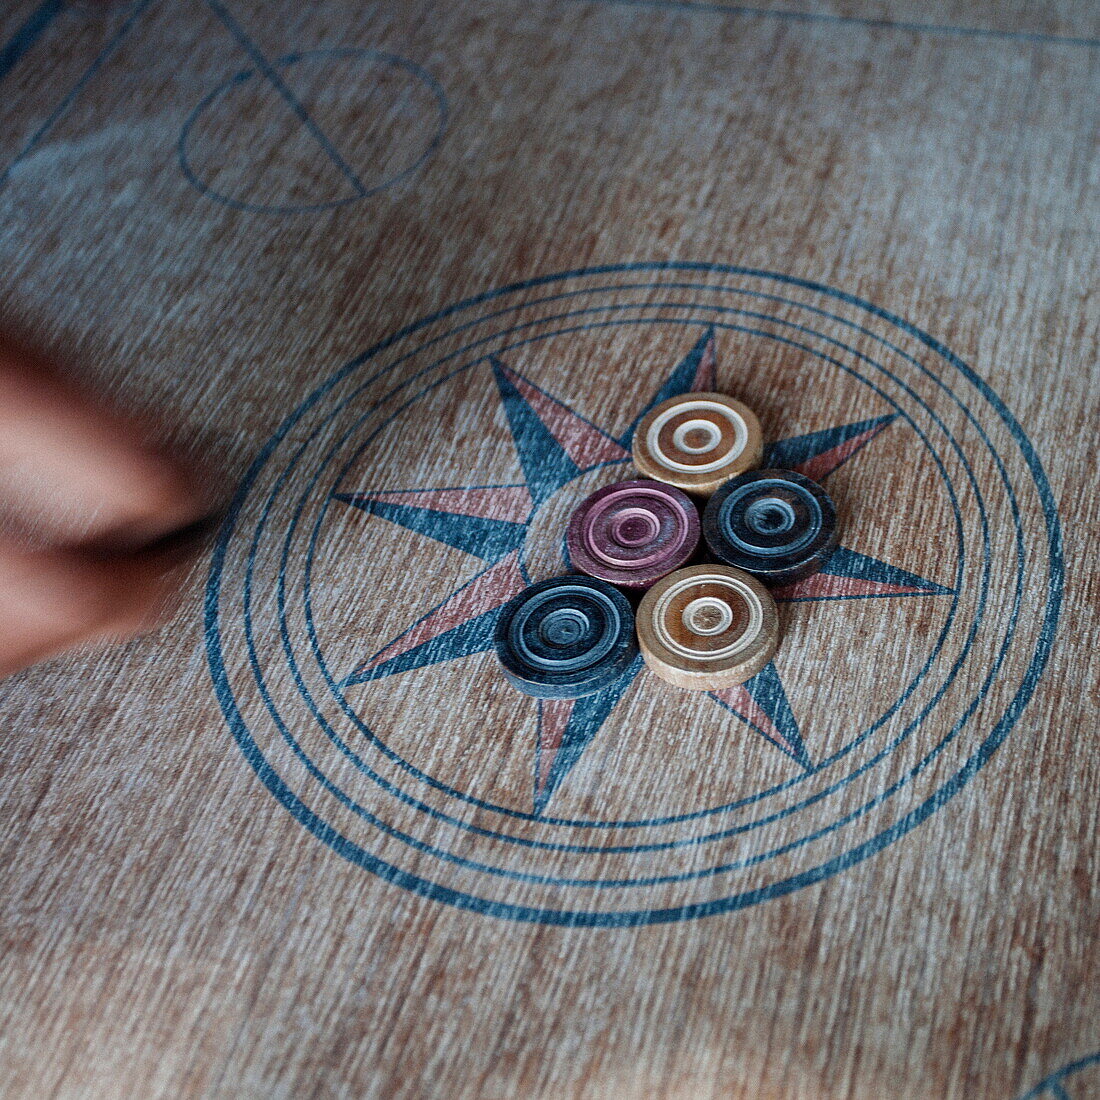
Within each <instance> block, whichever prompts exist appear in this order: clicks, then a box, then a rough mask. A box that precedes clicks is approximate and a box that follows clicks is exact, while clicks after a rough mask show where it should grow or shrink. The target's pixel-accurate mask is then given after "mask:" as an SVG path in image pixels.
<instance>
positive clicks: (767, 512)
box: [745, 497, 795, 535]
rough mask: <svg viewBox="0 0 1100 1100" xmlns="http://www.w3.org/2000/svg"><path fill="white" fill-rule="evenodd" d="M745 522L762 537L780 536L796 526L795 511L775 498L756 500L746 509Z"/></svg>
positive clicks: (784, 502) (785, 502) (783, 501)
mask: <svg viewBox="0 0 1100 1100" xmlns="http://www.w3.org/2000/svg"><path fill="white" fill-rule="evenodd" d="M745 522H746V523H747V524H748V525H749V527H751V528H752V530H754V531H757V532H759V533H760V534H761V535H779V534H782V533H783V532H784V531H789V530H790V529H791V528H792V527H793V526H794V524H795V514H794V509H793V508H792V507H791V506H790V504H788V503H787V501H785V500H778V499H777V498H775V497H767V498H765V499H763V500H754V501H753V502H752V504H750V505H749V506H748V508H746V509H745Z"/></svg>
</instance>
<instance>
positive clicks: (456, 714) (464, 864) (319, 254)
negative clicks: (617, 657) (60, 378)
mask: <svg viewBox="0 0 1100 1100" xmlns="http://www.w3.org/2000/svg"><path fill="white" fill-rule="evenodd" d="M1098 77H1100V11H1098V9H1097V6H1096V5H1095V4H1094V3H1085V2H1083V0H1082V2H1069V0H1067V2H1057V3H1052V4H1043V5H1036V4H1025V3H1022V2H1015V0H1013V2H1010V3H996V4H994V3H989V2H981V0H974V2H967V0H957V2H956V0H923V2H921V3H917V2H915V0H838V2H837V3H825V2H820V3H818V2H816V0H789V2H786V3H783V4H778V3H776V4H764V5H756V6H752V7H749V8H745V7H739V6H736V5H727V4H724V3H706V4H703V3H700V4H691V3H679V2H675V0H654V2H653V3H641V2H629V0H617V2H616V0H601V2H587V3H585V2H576V0H546V2H544V3H539V4H526V3H520V2H518V0H487V2H474V0H453V2H450V3H436V2H433V0H421V2H413V3H408V4H397V3H392V4H380V3H377V4H363V3H352V2H351V0H318V2H316V3H311V4H302V3H290V2H287V0H263V2H261V0H177V2H172V3H169V2H167V0H117V2H110V0H99V2H95V0H71V2H58V0H12V2H11V3H8V4H6V5H4V6H3V8H2V10H0V118H2V125H0V270H2V271H3V273H4V274H3V279H2V280H0V326H2V327H3V328H5V329H7V330H10V331H13V332H15V333H16V334H18V335H22V336H23V337H24V338H27V339H30V340H32V341H33V342H35V343H37V344H39V345H41V346H42V347H43V348H44V349H46V350H47V351H50V352H52V353H55V354H56V355H57V356H59V357H60V358H62V359H63V360H64V361H65V362H67V363H69V364H71V366H72V369H73V370H74V371H76V372H79V373H80V374H82V375H83V376H84V377H85V378H86V379H87V380H88V381H89V382H90V383H91V384H93V385H95V386H98V387H99V388H101V389H102V390H103V391H104V392H106V393H107V394H108V395H110V396H111V397H113V398H114V399H115V400H117V401H119V402H120V403H122V404H123V405H127V406H133V407H139V408H142V409H145V410H149V411H150V412H151V413H152V414H153V415H154V416H155V417H157V419H158V423H160V424H161V425H162V430H163V436H164V439H165V441H166V442H168V443H169V444H171V445H173V446H175V447H178V448H179V449H180V450H181V452H182V453H183V454H185V455H187V456H190V458H191V459H192V460H193V461H195V462H196V463H200V464H202V466H203V468H204V469H205V470H207V471H208V473H207V475H206V476H207V477H208V478H209V482H210V484H211V485H214V486H222V487H224V494H225V498H226V502H227V504H229V505H230V511H229V514H228V518H227V520H226V523H225V526H224V527H223V529H222V531H221V534H220V536H219V539H218V543H217V545H216V547H215V548H213V549H211V550H210V551H209V552H208V553H206V554H205V555H204V556H203V558H202V559H201V560H200V561H199V562H198V563H197V564H196V567H195V569H194V572H193V575H192V576H191V578H190V580H189V581H188V583H187V585H186V587H185V590H184V592H183V593H182V596H183V609H182V610H181V612H180V613H179V615H178V616H177V617H176V619H175V620H174V621H173V622H172V623H171V624H170V625H169V626H168V627H166V628H165V629H163V630H161V631H159V632H158V633H157V634H156V635H154V636H152V637H150V638H147V639H145V640H142V641H139V642H135V643H133V644H129V645H127V646H125V647H122V648H119V649H114V650H110V651H107V652H97V653H83V654H76V655H73V656H70V657H67V658H65V659H60V660H55V661H52V662H49V663H47V664H45V665H42V666H40V667H38V668H35V669H32V670H29V671H27V672H25V673H23V674H21V675H19V676H17V677H14V678H12V679H10V680H8V681H5V682H4V683H3V684H2V685H0V716H2V719H3V728H4V731H5V734H4V738H3V744H2V746H0V776H2V778H0V837H2V843H3V852H4V858H3V869H4V874H3V880H2V881H3V884H2V887H0V937H2V939H0V943H2V949H3V950H2V955H0V1094H2V1095H4V1096H5V1097H19V1098H23V1097H31V1098H35V1100H37V1098H40V1097H50V1096H59V1097H80V1098H89V1097H91V1098H99V1097H110V1098H114V1097H140V1098H142V1100H148V1098H151V1097H171V1098H174V1100H175V1098H179V1097H234V1098H237V1097H263V1098H265V1100H268V1098H272V1097H303V1096H317V1097H322V1096H323V1097H330V1096H331V1097H386V1098H390V1097H446V1098H447V1100H460V1098H466V1097H471V1098H474V1097H478V1098H480V1097H489V1098H492V1097H524V1098H526V1097H547V1098H554V1100H560V1098H564V1097H600V1098H603V1097H616V1098H618V1097H624V1098H635V1097H639V1098H640V1097H684V1098H690V1100H702V1098H710V1097H722V1098H729V1097H751V1098H754V1100H759V1098H765V1097H767V1098H771V1097H780V1098H812V1100H818V1098H834V1097H837V1098H856V1100H863V1098H873V1100H878V1098H884V1097H885V1098H894V1097H900V1098H907V1100H908V1098H918V1100H920V1098H926V1097H927V1098H934V1100H940V1098H962V1097H966V1098H971V1097H981V1098H983V1100H984V1098H991V1100H1002V1098H1003V1100H1018V1098H1020V1097H1023V1096H1025V1095H1029V1096H1039V1095H1042V1096H1045V1097H1052V1096H1057V1097H1062V1096H1063V1095H1069V1096H1071V1097H1073V1098H1074V1100H1083V1098H1085V1097H1087V1096H1095V1095H1098V1094H1100V1061H1098V1060H1097V1059H1095V1058H1094V1057H1093V1055H1094V1053H1095V1052H1097V1051H1100V992H1098V991H1100V973H1098V958H1100V951H1098V947H1097V934H1096V930H1097V927H1098V926H1100V919H1098V918H1100V911H1098V910H1100V905H1098V899H1100V891H1098V886H1097V884H1098V881H1100V865H1098V850H1097V831H1098V808H1097V807H1098V803H1097V798H1096V791H1097V785H1098V783H1100V742H1098V740H1097V738H1096V730H1097V726H1098V721H1097V718H1098V698H1097V689H1096V673H1095V656H1094V655H1095V653H1096V651H1097V649H1098V647H1100V638H1098V635H1097V622H1098V621H1100V619H1098V618H1097V615H1096V605H1097V599H1098V589H1097V580H1096V577H1097V573H1096V569H1095V561H1096V553H1097V545H1096V538H1097V536H1096V532H1097V530H1098V527H1100V514H1098V512H1100V504H1098V496H1097V493H1096V488H1095V486H1096V476H1097V475H1096V446H1095V435H1096V426H1097V423H1098V422H1100V421H1098V407H1097V406H1098V395H1100V377H1098V375H1100V371H1098V368H1097V361H1098V355H1097V329H1098V324H1097V321H1098V309H1100V306H1098V302H1100V288H1098V285H1097V271H1098V267H1100V265H1098V262H1097V261H1098V247H1097V242H1098V241H1100V216H1098V199H1097V182H1096V181H1097V178H1098V172H1100V161H1098V152H1097V141H1096V135H1097V122H1098V117H1097V109H1098V104H1100V84H1098ZM691 391H699V392H718V393H725V394H731V395H733V396H735V397H736V398H737V399H738V400H739V401H742V402H743V403H744V404H745V405H746V406H747V407H749V408H751V409H752V410H753V411H754V412H755V413H756V414H757V415H758V416H759V418H760V421H761V426H762V430H763V435H764V439H765V441H766V447H765V455H764V461H765V462H766V463H769V464H771V465H778V466H781V467H785V468H794V469H797V470H799V471H801V472H802V473H804V474H805V475H806V476H808V477H810V478H812V479H814V480H815V481H820V482H822V483H823V484H824V485H825V486H826V488H827V490H828V492H829V494H830V496H831V497H832V498H833V499H834V500H835V501H836V503H837V507H838V510H839V512H840V515H841V517H842V530H841V540H840V548H839V549H838V550H837V552H836V554H835V555H834V556H833V558H832V559H830V561H829V563H828V565H827V566H826V568H825V569H824V570H823V571H822V572H821V573H819V574H816V575H815V576H813V577H810V578H808V579H807V580H806V581H803V582H801V583H800V584H798V585H795V586H792V587H790V588H788V589H787V590H782V589H780V590H776V591H775V592H774V593H773V595H774V597H775V599H776V603H777V606H778V614H779V620H780V629H781V635H782V642H781V645H780V648H779V650H778V651H777V653H776V655H775V658H774V660H773V661H772V662H770V663H769V664H768V665H766V666H765V667H764V668H763V669H761V671H760V672H759V673H757V675H756V676H754V677H753V678H752V679H750V680H749V681H748V682H746V683H745V684H743V685H740V686H738V687H735V688H731V689H727V690H726V691H723V692H720V693H714V694H711V693H707V692H685V691H682V690H680V689H677V688H674V687H671V686H670V685H668V684H665V683H663V682H662V681H660V680H659V679H658V678H657V677H654V676H653V675H652V674H651V673H650V672H648V671H647V670H645V669H644V668H643V667H642V662H641V661H640V660H639V661H638V662H637V663H636V665H635V666H633V668H632V671H631V673H630V675H628V676H627V677H626V679H625V680H624V682H623V683H622V684H621V685H618V686H616V687H615V689H614V690H608V691H606V692H603V693H600V694H599V695H596V696H592V697H588V698H586V699H582V700H579V701H576V702H574V701H569V700H566V701H543V702H542V703H540V702H538V701H537V700H533V699H530V698H527V697H524V696H522V695H519V694H518V693H516V692H514V691H512V690H511V689H510V688H509V687H508V686H507V685H506V684H505V683H504V682H503V681H502V677H501V676H500V674H499V671H498V669H497V667H496V664H495V658H494V657H493V654H492V652H491V648H490V647H491V638H492V628H493V624H494V622H495V617H496V614H497V612H498V611H499V608H500V607H501V606H503V604H504V603H505V602H506V601H507V600H508V599H509V598H511V596H512V595H514V594H515V593H516V592H517V591H519V590H520V589H521V588H522V587H523V586H524V585H525V584H526V583H528V581H535V580H539V579H542V578H545V577H551V576H554V575H556V574H560V573H565V572H567V571H568V569H569V563H568V562H566V561H565V560H564V553H563V537H564V534H565V529H566V525H567V523H568V519H569V516H570V515H571V514H572V512H573V510H574V509H575V507H576V506H577V504H578V503H579V502H580V501H581V500H583V499H585V498H586V497H587V496H588V495H589V494H590V493H592V492H594V491H596V490H597V489H599V488H601V487H602V486H604V485H608V484H611V483H613V482H615V481H621V480H623V479H624V478H628V477H630V476H632V473H631V470H632V466H631V463H630V452H631V444H632V441H633V437H634V432H635V428H636V426H637V424H638V423H639V422H640V420H641V418H642V417H643V416H644V415H645V414H646V412H647V411H648V410H649V409H651V408H653V407H655V406H656V405H657V404H658V403H660V402H661V401H664V400H667V399H669V398H671V397H674V396H675V395H677V394H682V393H686V392H691ZM1090 1059H1092V1060H1091V1061H1090ZM1059 1090H1060V1091H1059Z"/></svg>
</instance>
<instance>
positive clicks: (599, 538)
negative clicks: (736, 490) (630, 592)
mask: <svg viewBox="0 0 1100 1100" xmlns="http://www.w3.org/2000/svg"><path fill="white" fill-rule="evenodd" d="M699 534H700V523H699V512H698V510H697V509H696V507H695V505H694V504H693V503H692V501H691V498H690V497H688V496H687V494H686V493H682V492H681V491H680V490H679V489H676V488H674V487H673V486H671V485H664V484H662V483H661V482H659V481H650V480H649V479H648V478H639V479H637V480H635V481H619V482H616V483H615V484H614V485H607V486H605V487H604V488H603V489H597V490H596V492H594V493H593V494H592V495H591V496H590V497H588V498H587V499H586V500H585V501H584V503H583V504H581V506H580V507H579V508H578V509H577V510H576V511H575V512H574V513H573V518H572V519H571V520H570V521H569V530H568V532H567V534H566V546H567V547H568V550H569V557H570V559H571V560H572V562H573V568H574V569H577V570H579V571H580V572H582V573H587V574H588V575H589V576H590V577H599V578H600V579H601V580H605V581H610V582H611V583H612V584H617V585H621V586H622V587H624V588H648V587H649V586H650V585H651V584H653V583H654V582H656V581H658V580H660V578H661V577H663V576H664V575H665V574H666V573H671V572H672V571H673V570H675V569H679V568H680V566H682V565H683V564H684V563H685V562H686V561H687V560H688V559H689V558H690V557H691V556H692V554H694V553H695V549H696V547H697V546H698V545H699Z"/></svg>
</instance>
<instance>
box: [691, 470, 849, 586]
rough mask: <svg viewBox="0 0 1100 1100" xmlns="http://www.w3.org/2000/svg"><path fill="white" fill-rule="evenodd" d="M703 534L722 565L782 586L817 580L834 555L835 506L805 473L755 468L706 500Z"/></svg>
mask: <svg viewBox="0 0 1100 1100" xmlns="http://www.w3.org/2000/svg"><path fill="white" fill-rule="evenodd" d="M703 531H704V537H705V538H706V542H707V546H708V548H709V549H710V552H711V553H712V554H713V555H714V556H715V557H716V558H717V559H718V560H719V561H720V562H724V563H725V564H726V565H732V566H734V567H735V568H737V569H744V570H745V571H746V572H747V573H751V574H752V575H753V576H754V577H758V578H759V579H760V580H761V581H763V582H764V583H765V584H766V585H768V586H769V587H770V588H777V587H781V586H784V585H789V584H794V583H795V582H796V581H801V580H804V579H805V578H806V577H809V576H812V575H813V574H814V573H816V572H818V571H819V570H820V569H821V568H822V567H823V566H824V565H825V563H826V562H827V561H828V560H829V558H830V557H832V555H833V551H834V550H835V549H836V547H837V516H836V506H835V505H834V504H833V501H832V498H831V497H830V496H829V494H828V493H827V492H826V491H825V490H824V489H823V488H822V487H821V486H820V485H818V483H817V482H816V481H811V480H810V478H808V477H806V476H805V475H804V474H799V473H795V472H794V471H791V470H753V471H751V472H749V473H746V474H742V475H741V476H740V477H736V478H734V479H733V480H732V481H728V482H726V484H725V485H723V486H722V487H721V488H720V489H719V490H718V491H717V492H716V493H715V494H714V495H713V496H712V497H711V498H710V499H709V500H708V501H707V505H706V508H705V510H704V512H703Z"/></svg>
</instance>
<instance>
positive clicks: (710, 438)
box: [672, 420, 722, 455]
mask: <svg viewBox="0 0 1100 1100" xmlns="http://www.w3.org/2000/svg"><path fill="white" fill-rule="evenodd" d="M672 442H673V444H674V446H676V447H677V448H678V449H679V450H681V451H685V452H686V453H687V454H689V455H702V454H706V453H707V451H713V450H714V448H715V447H717V446H718V444H719V443H721V442H722V433H721V432H720V431H719V430H718V429H717V428H716V427H715V426H714V424H712V423H711V422H710V421H709V420H688V421H687V422H686V423H684V424H681V425H680V426H679V427H678V428H677V429H676V431H674V432H673V433H672Z"/></svg>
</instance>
